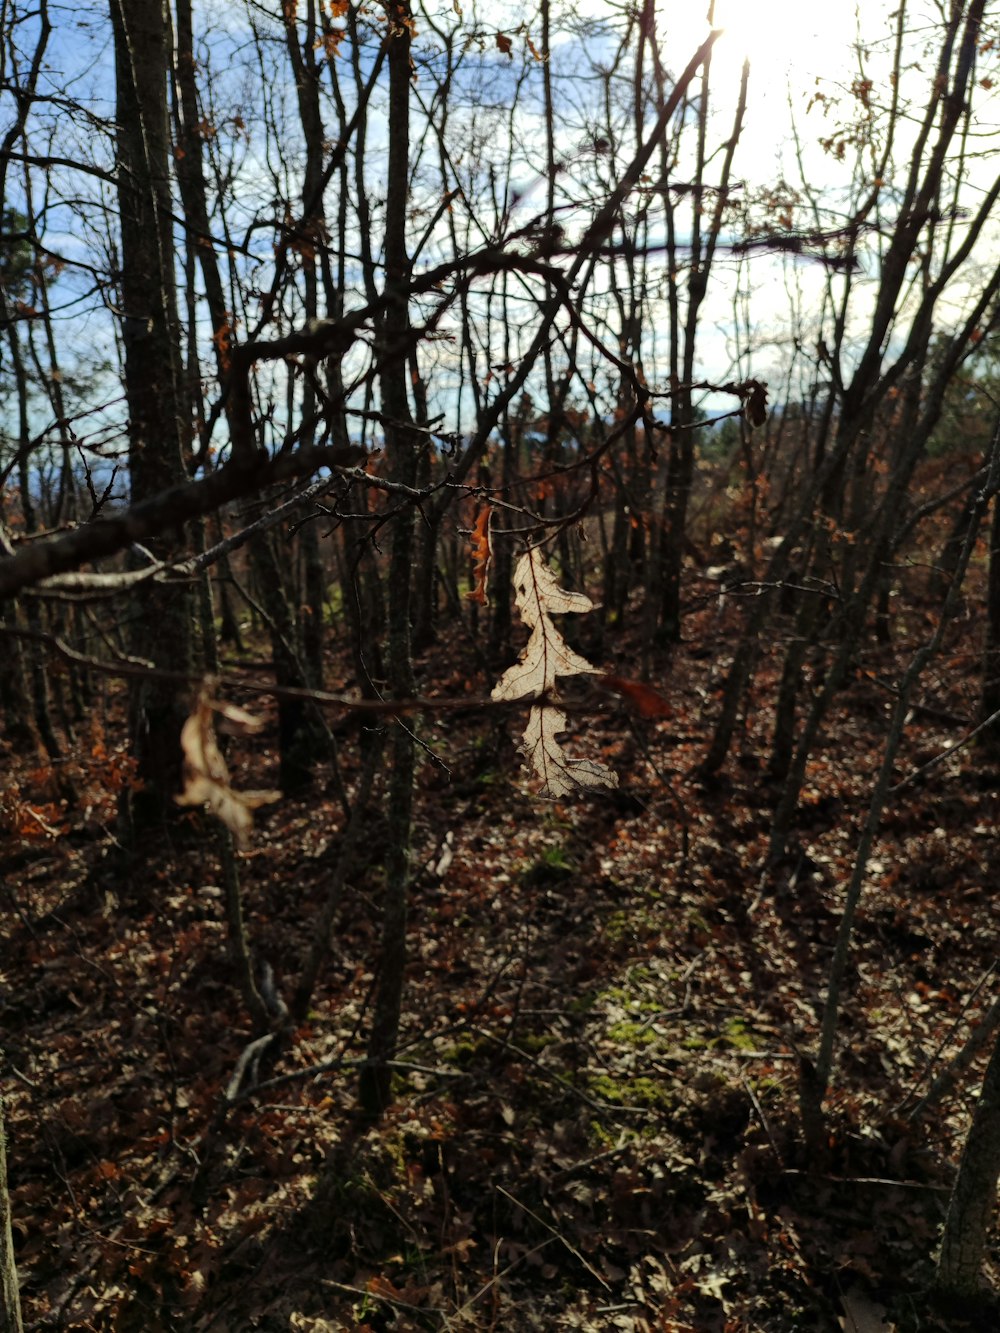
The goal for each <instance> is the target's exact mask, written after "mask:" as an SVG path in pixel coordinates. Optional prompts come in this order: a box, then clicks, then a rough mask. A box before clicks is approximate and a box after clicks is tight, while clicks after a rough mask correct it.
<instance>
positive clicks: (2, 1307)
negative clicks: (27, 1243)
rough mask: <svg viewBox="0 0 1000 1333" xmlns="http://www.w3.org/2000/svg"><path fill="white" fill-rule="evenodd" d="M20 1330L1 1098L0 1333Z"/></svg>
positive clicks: (0, 1101) (0, 1100)
mask: <svg viewBox="0 0 1000 1333" xmlns="http://www.w3.org/2000/svg"><path fill="white" fill-rule="evenodd" d="M22 1327H23V1326H22V1324H21V1299H20V1295H19V1292H18V1287H17V1266H16V1264H15V1262H14V1233H13V1231H12V1229H11V1217H10V1196H9V1194H8V1192H7V1135H6V1130H5V1127H4V1107H3V1098H2V1097H0V1333H21V1329H22Z"/></svg>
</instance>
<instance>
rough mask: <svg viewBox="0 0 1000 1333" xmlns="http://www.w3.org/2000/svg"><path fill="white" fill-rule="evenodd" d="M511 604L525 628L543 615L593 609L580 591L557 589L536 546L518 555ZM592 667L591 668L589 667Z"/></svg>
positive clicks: (589, 601)
mask: <svg viewBox="0 0 1000 1333" xmlns="http://www.w3.org/2000/svg"><path fill="white" fill-rule="evenodd" d="M514 603H515V605H516V606H517V609H518V611H520V613H521V619H522V620H523V621H524V623H525V624H526V625H528V626H529V627H531V626H534V625H536V624H537V623H538V621H539V620H540V619H541V617H542V616H544V615H550V616H554V615H562V614H563V613H564V612H566V611H575V612H580V613H582V612H584V611H593V609H594V603H593V602H592V601H591V600H590V598H589V597H588V596H587V594H586V593H584V592H568V591H567V589H565V588H560V586H559V584H558V583H557V582H556V576H555V574H553V573H552V570H551V569H550V567H549V565H548V564H547V562H546V560H545V557H544V556H543V555H542V553H541V551H540V550H539V549H538V547H537V546H533V547H532V548H531V550H530V551H528V552H527V554H526V555H522V556H521V558H520V560H518V562H517V567H516V568H515V570H514ZM591 669H593V668H591Z"/></svg>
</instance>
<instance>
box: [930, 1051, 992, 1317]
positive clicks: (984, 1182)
mask: <svg viewBox="0 0 1000 1333" xmlns="http://www.w3.org/2000/svg"><path fill="white" fill-rule="evenodd" d="M998 1176H1000V1042H997V1043H996V1045H995V1046H994V1047H993V1054H992V1055H991V1056H990V1062H989V1064H988V1065H987V1067H986V1077H985V1078H984V1079H983V1088H982V1092H981V1093H980V1094H979V1102H978V1103H977V1105H976V1111H975V1115H974V1116H973V1118H972V1128H971V1129H970V1130H969V1137H968V1138H967V1139H966V1141H965V1148H964V1150H963V1152H962V1160H961V1161H960V1162H959V1165H958V1176H957V1177H956V1179H955V1188H954V1189H953V1191H952V1195H951V1201H950V1203H949V1204H948V1215H947V1217H946V1218H945V1224H944V1236H943V1238H942V1241H941V1254H940V1257H939V1259H938V1268H937V1279H936V1285H937V1288H938V1290H939V1291H940V1292H942V1293H944V1294H948V1295H955V1296H958V1297H960V1298H964V1299H968V1298H970V1297H974V1296H975V1295H976V1294H977V1292H978V1290H979V1280H980V1273H981V1272H982V1266H983V1256H984V1254H985V1252H986V1238H987V1234H988V1232H989V1229H990V1224H991V1222H992V1220H993V1214H994V1210H995V1208H996V1196H997V1178H998Z"/></svg>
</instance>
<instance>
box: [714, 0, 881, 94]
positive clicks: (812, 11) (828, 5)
mask: <svg viewBox="0 0 1000 1333" xmlns="http://www.w3.org/2000/svg"><path fill="white" fill-rule="evenodd" d="M856 13H857V0H822V2H821V3H819V4H803V3H802V0H716V3H715V13H714V15H713V26H714V27H717V28H723V29H724V30H725V32H724V36H723V37H722V39H721V40H720V42H719V45H718V48H717V50H718V53H719V56H720V58H721V59H723V60H726V61H727V63H728V61H729V60H732V61H733V62H734V63H742V61H743V60H744V59H748V60H749V61H750V66H751V77H752V78H754V79H755V80H757V81H760V80H761V79H767V78H768V77H770V76H771V75H774V76H776V77H782V78H783V76H784V74H785V71H786V70H787V69H789V68H792V69H799V70H801V71H802V72H803V73H806V74H815V73H818V72H819V70H820V67H821V66H823V65H825V66H826V67H827V68H829V66H830V64H831V61H835V62H836V63H837V64H839V65H842V64H843V62H844V61H845V59H846V58H847V52H848V48H849V46H850V43H851V41H852V40H853V37H854V34H855V30H856V29H855V25H856Z"/></svg>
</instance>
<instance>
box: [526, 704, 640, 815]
mask: <svg viewBox="0 0 1000 1333" xmlns="http://www.w3.org/2000/svg"><path fill="white" fill-rule="evenodd" d="M565 730H566V714H565V713H564V712H562V710H561V709H559V708H551V707H542V708H532V709H531V711H530V712H529V714H528V725H527V726H526V727H525V729H524V736H523V738H522V740H521V745H520V747H519V748H520V750H521V753H522V754H523V755H524V757H525V759H527V761H528V763H529V764H530V765H531V767H532V768H533V769H534V770H535V772H536V773H537V774H538V776H539V777H540V778H541V779H542V790H543V793H544V794H545V795H546V796H550V797H552V798H553V800H557V799H558V798H559V797H560V796H571V795H572V794H573V793H574V792H576V791H579V790H581V788H582V789H585V790H601V789H602V788H606V787H617V786H618V774H617V773H615V772H613V771H612V770H611V769H610V768H608V767H606V765H604V764H601V763H598V761H597V760H596V759H571V758H570V757H569V755H567V753H566V751H565V750H564V749H563V748H562V746H561V745H560V744H559V742H558V740H557V739H556V737H557V736H558V735H559V734H560V733H561V732H563V731H565Z"/></svg>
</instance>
